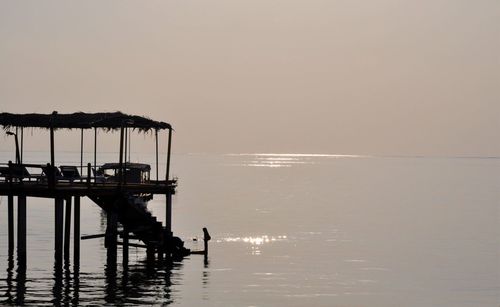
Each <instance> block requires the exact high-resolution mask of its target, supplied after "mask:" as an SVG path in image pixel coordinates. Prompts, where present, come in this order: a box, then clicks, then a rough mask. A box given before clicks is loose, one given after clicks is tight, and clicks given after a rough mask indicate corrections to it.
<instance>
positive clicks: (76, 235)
mask: <svg viewBox="0 0 500 307" xmlns="http://www.w3.org/2000/svg"><path fill="white" fill-rule="evenodd" d="M73 222H74V229H73V262H74V264H75V267H79V266H80V196H75V216H74V221H73Z"/></svg>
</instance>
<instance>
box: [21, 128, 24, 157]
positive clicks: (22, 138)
mask: <svg viewBox="0 0 500 307" xmlns="http://www.w3.org/2000/svg"><path fill="white" fill-rule="evenodd" d="M23 155H24V128H23V127H21V164H22V163H23Z"/></svg>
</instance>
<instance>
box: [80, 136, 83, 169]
mask: <svg viewBox="0 0 500 307" xmlns="http://www.w3.org/2000/svg"><path fill="white" fill-rule="evenodd" d="M81 131H82V132H81V133H80V174H82V175H83V128H82V130H81Z"/></svg>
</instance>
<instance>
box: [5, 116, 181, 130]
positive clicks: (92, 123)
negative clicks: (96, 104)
mask: <svg viewBox="0 0 500 307" xmlns="http://www.w3.org/2000/svg"><path fill="white" fill-rule="evenodd" d="M0 126H3V127H4V129H9V128H11V127H35V128H51V127H52V128H56V129H58V128H65V129H79V128H83V129H90V128H103V129H120V128H121V127H122V126H123V127H130V128H135V129H139V130H142V131H147V130H151V129H155V130H161V129H172V127H171V126H170V124H167V123H164V122H158V121H154V120H151V119H149V118H146V117H142V116H136V115H128V114H123V113H121V112H112V113H83V112H79V113H72V114H58V113H57V112H53V113H52V114H36V113H29V114H12V113H0Z"/></svg>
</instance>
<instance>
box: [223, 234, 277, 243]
mask: <svg viewBox="0 0 500 307" xmlns="http://www.w3.org/2000/svg"><path fill="white" fill-rule="evenodd" d="M286 239H287V236H268V235H263V236H258V237H229V238H224V239H222V240H218V241H217V242H243V243H250V244H251V245H263V244H264V243H269V242H274V241H283V240H286Z"/></svg>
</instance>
